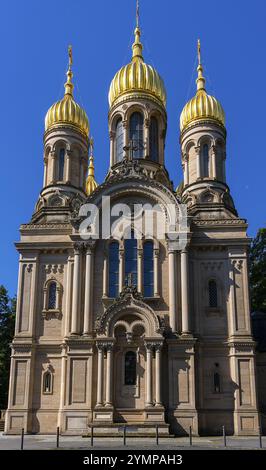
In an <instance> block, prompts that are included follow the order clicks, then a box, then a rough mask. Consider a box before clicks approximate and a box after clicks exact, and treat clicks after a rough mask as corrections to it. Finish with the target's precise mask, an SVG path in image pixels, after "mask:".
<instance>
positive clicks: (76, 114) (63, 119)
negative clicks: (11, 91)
mask: <svg viewBox="0 0 266 470" xmlns="http://www.w3.org/2000/svg"><path fill="white" fill-rule="evenodd" d="M68 59H69V60H68V70H67V73H66V75H67V80H66V83H65V94H64V97H63V98H62V99H61V100H60V101H58V102H56V103H54V104H53V105H52V106H51V107H50V109H49V110H48V112H47V114H46V117H45V132H44V177H43V188H42V190H41V193H40V197H39V199H38V202H37V204H36V208H35V213H34V215H33V221H34V222H36V221H40V220H42V221H43V222H50V221H53V220H55V219H56V220H57V221H66V220H67V219H68V215H69V213H70V211H71V208H72V209H73V204H72V201H73V202H74V201H75V200H76V199H78V200H80V201H82V200H83V199H85V197H86V176H87V169H88V147H89V120H88V117H87V114H86V112H85V110H84V109H83V108H82V107H81V106H80V105H79V104H78V103H77V102H76V101H75V100H74V96H73V89H74V84H73V72H72V62H73V61H72V47H71V46H69V48H68Z"/></svg>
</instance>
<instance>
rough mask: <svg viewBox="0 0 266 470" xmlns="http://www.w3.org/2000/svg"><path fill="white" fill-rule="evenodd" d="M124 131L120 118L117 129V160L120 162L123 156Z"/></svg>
mask: <svg viewBox="0 0 266 470" xmlns="http://www.w3.org/2000/svg"><path fill="white" fill-rule="evenodd" d="M123 146H124V132H123V123H122V119H118V121H117V123H116V130H115V160H116V162H120V161H121V160H122V158H123Z"/></svg>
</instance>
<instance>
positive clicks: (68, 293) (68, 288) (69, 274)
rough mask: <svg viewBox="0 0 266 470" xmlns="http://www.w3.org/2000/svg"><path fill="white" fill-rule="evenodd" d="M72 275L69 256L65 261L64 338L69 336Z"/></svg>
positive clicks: (71, 262)
mask: <svg viewBox="0 0 266 470" xmlns="http://www.w3.org/2000/svg"><path fill="white" fill-rule="evenodd" d="M72 275H73V260H72V257H71V256H69V257H68V260H67V283H66V305H65V309H66V310H65V312H66V313H65V321H64V332H65V336H67V335H68V334H69V331H70V329H71V328H70V324H69V323H70V314H71V310H70V307H71V294H72Z"/></svg>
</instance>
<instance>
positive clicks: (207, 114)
mask: <svg viewBox="0 0 266 470" xmlns="http://www.w3.org/2000/svg"><path fill="white" fill-rule="evenodd" d="M198 56H199V65H198V68H197V70H198V78H197V80H196V84H197V93H196V95H195V96H194V97H193V98H191V100H189V101H188V103H186V105H185V106H184V108H183V111H182V113H181V116H180V130H181V132H182V131H183V130H184V129H185V128H186V127H188V126H189V125H190V124H192V123H194V122H195V121H200V120H201V119H210V120H212V121H216V122H218V123H219V124H221V125H222V126H224V125H225V115H224V110H223V108H222V105H221V103H220V102H219V101H218V100H217V99H216V98H215V97H214V96H210V95H208V94H207V92H206V90H205V78H204V77H203V67H202V65H201V59H200V43H199V41H198Z"/></svg>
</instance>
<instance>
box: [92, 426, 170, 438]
mask: <svg viewBox="0 0 266 470" xmlns="http://www.w3.org/2000/svg"><path fill="white" fill-rule="evenodd" d="M92 426H93V435H94V436H95V437H97V436H102V437H111V436H112V437H119V436H121V438H122V437H123V434H124V428H126V435H127V436H128V437H130V436H131V437H154V438H155V436H156V423H134V424H123V423H108V424H104V423H95V424H92ZM158 434H159V436H161V437H173V436H170V434H169V424H164V423H161V424H158ZM90 436H91V427H89V428H88V433H86V434H84V435H83V437H90Z"/></svg>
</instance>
